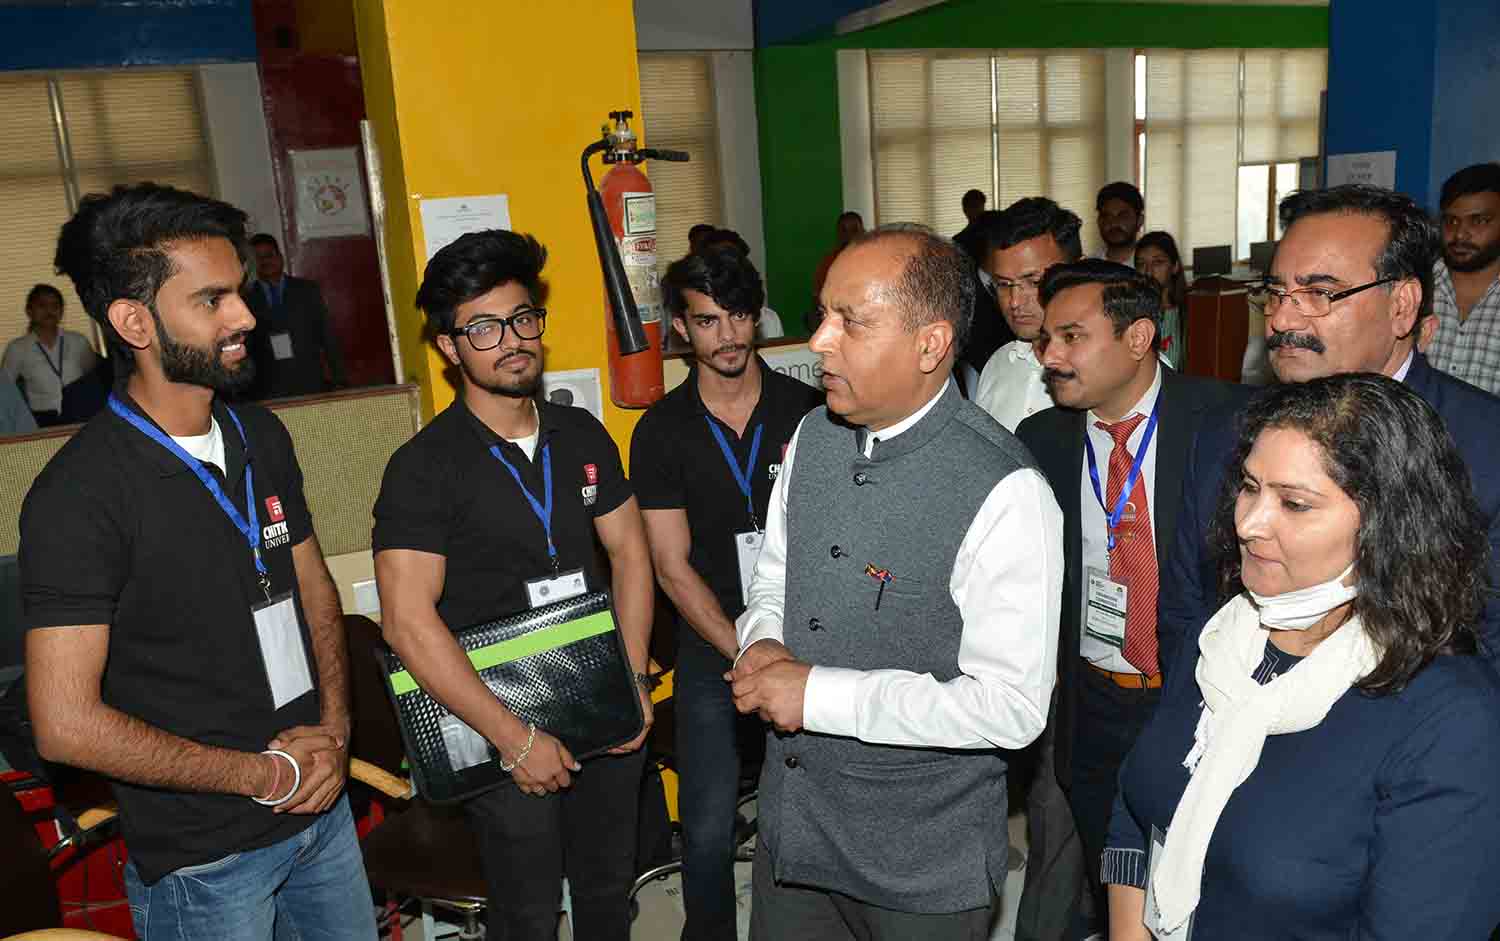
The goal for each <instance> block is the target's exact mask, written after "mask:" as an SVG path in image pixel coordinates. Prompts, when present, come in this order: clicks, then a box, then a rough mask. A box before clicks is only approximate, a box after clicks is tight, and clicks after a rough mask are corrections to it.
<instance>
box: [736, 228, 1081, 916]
mask: <svg viewBox="0 0 1500 941" xmlns="http://www.w3.org/2000/svg"><path fill="white" fill-rule="evenodd" d="M975 283H976V280H975V277H974V272H973V263H972V262H971V261H970V260H969V258H968V256H967V255H965V254H964V253H963V252H962V251H961V250H960V249H959V248H957V247H956V246H955V245H954V244H953V243H952V242H950V241H948V240H947V239H943V238H940V237H938V236H935V235H933V234H932V233H931V232H929V231H927V230H925V229H919V228H913V227H900V228H884V229H879V230H876V231H874V232H871V233H868V234H866V235H863V236H861V237H859V238H857V239H855V240H854V241H853V242H851V243H850V245H849V247H848V248H846V249H845V250H844V251H843V252H842V253H841V254H840V255H839V257H838V259H837V260H836V261H835V262H834V264H833V267H832V269H831V270H830V272H829V275H828V280H827V282H826V283H825V284H824V287H823V292H822V295H821V297H820V298H819V301H820V305H821V307H822V308H823V321H822V324H821V326H819V328H818V332H817V333H816V334H814V336H813V338H812V341H811V348H812V349H813V350H814V351H815V352H817V353H818V354H819V355H821V356H822V360H823V383H824V386H825V387H826V389H827V391H828V406H827V408H820V409H816V410H814V411H813V412H811V413H810V414H809V415H808V416H807V417H806V418H804V419H803V420H802V423H801V425H800V426H799V427H798V430H797V433H796V435H795V436H794V437H793V438H792V441H791V443H790V444H789V446H788V448H787V453H786V456H785V458H784V460H783V461H782V465H781V474H780V476H779V477H778V478H777V482H776V488H775V490H774V491H773V492H772V494H771V505H770V510H769V513H768V514H767V520H766V532H765V546H764V549H763V550H762V552H761V555H760V558H759V561H758V563H757V564H756V569H755V578H754V581H753V583H752V584H751V587H750V597H749V607H748V609H747V610H746V611H745V613H744V614H743V615H742V616H741V617H740V618H739V620H738V622H737V623H736V627H737V629H738V634H739V643H740V654H739V658H738V659H737V661H736V663H735V667H734V671H733V673H732V674H730V677H731V679H732V681H733V684H734V696H735V704H736V705H737V706H738V708H739V709H740V711H741V712H746V713H748V712H756V713H758V714H759V715H760V716H761V717H762V718H763V719H765V720H766V721H767V722H769V723H770V724H771V725H772V726H773V727H774V729H773V730H772V731H771V732H770V734H769V735H768V738H767V744H766V762H765V768H764V770H763V772H762V774H761V783H760V802H759V816H760V839H761V843H760V846H761V851H760V852H758V853H757V854H756V858H755V871H754V905H753V909H752V916H751V937H752V938H756V939H761V941H770V939H781V938H792V937H795V938H799V939H803V938H811V939H819V941H821V939H840V941H842V939H854V938H858V939H862V941H863V939H873V941H883V939H909V938H924V939H927V938H930V939H950V938H951V939H984V938H985V937H987V935H988V926H989V922H990V909H991V903H992V899H993V898H994V897H995V895H996V893H997V892H998V890H999V887H1000V886H1001V885H1002V884H1003V882H1004V879H1005V859H1006V826H1005V768H1006V766H1005V759H1004V758H1003V757H1002V756H1001V754H1000V751H999V750H1000V749H1016V748H1021V747H1023V746H1025V745H1026V744H1027V743H1029V742H1031V741H1032V740H1033V739H1035V738H1036V737H1037V736H1038V735H1039V734H1040V733H1041V731H1042V727H1043V725H1044V724H1045V723H1046V718H1047V704H1048V701H1049V699H1050V697H1051V694H1052V686H1053V682H1054V680H1055V678H1056V675H1057V624H1058V614H1059V601H1058V598H1059V593H1060V591H1061V587H1062V572H1063V560H1062V515H1061V513H1060V512H1059V511H1058V507H1057V502H1056V501H1055V500H1054V499H1053V497H1052V491H1051V489H1050V488H1049V487H1048V485H1047V482H1046V480H1045V479H1044V478H1043V477H1042V475H1041V473H1040V472H1039V471H1038V470H1037V468H1036V465H1035V464H1034V463H1033V462H1032V459H1031V456H1030V455H1029V454H1028V453H1027V451H1026V449H1025V448H1024V447H1022V446H1021V445H1020V444H1019V443H1018V442H1017V441H1016V439H1015V438H1013V437H1012V436H1011V435H1010V433H1009V432H1007V431H1005V430H1004V429H1003V428H1001V427H1000V426H999V425H998V424H996V423H995V422H994V420H993V419H991V418H990V417H989V416H988V415H986V414H985V413H984V411H983V410H981V409H980V408H979V407H978V406H975V405H972V404H970V403H969V402H967V401H965V400H964V399H962V398H961V397H960V396H959V394H958V389H957V387H956V385H955V384H954V382H953V381H952V379H951V378H950V374H951V372H952V369H953V360H954V356H955V354H956V353H957V352H958V351H959V350H961V349H962V347H963V343H964V340H965V339H966V334H967V333H968V330H969V320H970V312H971V311H972V310H973V301H974V298H973V291H974V290H975V288H974V285H975Z"/></svg>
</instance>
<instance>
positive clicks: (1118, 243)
mask: <svg viewBox="0 0 1500 941" xmlns="http://www.w3.org/2000/svg"><path fill="white" fill-rule="evenodd" d="M1117 231H1120V232H1124V231H1125V230H1124V229H1119V230H1117ZM1099 237H1100V238H1102V239H1104V244H1105V245H1108V246H1109V247H1110V248H1124V247H1125V246H1127V245H1134V244H1135V233H1134V232H1125V234H1124V235H1123V236H1121V237H1120V238H1119V239H1111V238H1110V237H1109V232H1108V231H1105V232H1100V233H1099Z"/></svg>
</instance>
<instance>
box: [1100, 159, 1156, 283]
mask: <svg viewBox="0 0 1500 941" xmlns="http://www.w3.org/2000/svg"><path fill="white" fill-rule="evenodd" d="M1094 209H1095V210H1096V211H1097V212H1098V213H1099V238H1101V239H1103V241H1104V254H1103V255H1101V256H1099V257H1101V258H1104V259H1107V260H1109V261H1113V262H1118V263H1119V264H1122V265H1129V264H1132V263H1133V262H1134V261H1135V241H1136V237H1137V236H1139V235H1140V234H1141V227H1142V226H1143V225H1144V224H1145V222H1146V199H1145V197H1144V196H1142V195H1141V191H1140V190H1139V189H1137V188H1136V186H1135V184H1134V183H1126V182H1124V181H1123V180H1122V181H1120V182H1116V183H1106V184H1105V185H1104V187H1103V188H1101V189H1100V190H1099V196H1098V198H1097V199H1095V200H1094Z"/></svg>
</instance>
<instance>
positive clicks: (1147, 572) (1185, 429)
mask: <svg viewBox="0 0 1500 941" xmlns="http://www.w3.org/2000/svg"><path fill="white" fill-rule="evenodd" d="M1160 297H1161V292H1160V289H1159V288H1158V287H1157V284H1156V282H1155V281H1153V280H1152V279H1151V278H1150V277H1148V276H1147V275H1145V274H1142V273H1141V272H1138V271H1136V270H1134V269H1132V268H1127V267H1125V266H1124V265H1117V264H1114V263H1113V262H1108V261H1100V260H1098V259H1089V260H1087V261H1080V262H1077V263H1074V264H1070V265H1056V266H1054V267H1052V268H1050V269H1048V271H1047V275H1046V277H1045V278H1043V279H1042V290H1041V299H1042V303H1043V305H1044V307H1045V310H1046V319H1045V320H1044V321H1043V323H1042V328H1041V336H1040V337H1039V338H1038V339H1037V344H1036V347H1037V356H1038V358H1040V359H1041V361H1042V366H1043V367H1044V368H1045V370H1046V372H1045V377H1046V380H1047V384H1048V388H1049V390H1050V392H1051V395H1052V398H1053V400H1054V401H1056V402H1057V407H1055V408H1050V409H1047V410H1046V411H1043V412H1040V413H1038V414H1036V415H1033V416H1031V417H1030V418H1028V419H1026V420H1025V421H1023V422H1021V426H1020V427H1019V428H1018V429H1017V430H1016V437H1018V438H1020V439H1021V443H1022V444H1024V445H1026V447H1027V448H1028V449H1030V451H1031V453H1032V454H1033V455H1034V456H1035V457H1036V460H1037V464H1038V465H1039V466H1040V467H1041V469H1042V473H1044V474H1046V475H1047V481H1048V483H1050V484H1051V485H1052V492H1053V493H1054V494H1056V495H1057V502H1058V505H1059V506H1060V507H1061V509H1062V513H1063V532H1064V533H1066V534H1067V536H1066V537H1065V539H1064V542H1063V559H1064V560H1065V563H1066V569H1065V574H1064V576H1063V601H1062V606H1063V607H1062V621H1061V627H1060V629H1059V637H1060V640H1059V645H1058V646H1059V653H1058V669H1057V674H1058V680H1057V706H1056V713H1055V715H1056V729H1055V730H1051V733H1050V734H1051V735H1052V737H1053V741H1054V743H1055V751H1054V753H1053V755H1052V756H1051V757H1052V765H1053V770H1054V771H1055V774H1056V781H1055V782H1053V781H1049V780H1045V779H1044V780H1041V781H1039V782H1037V784H1035V785H1033V788H1034V791H1035V790H1036V789H1048V788H1055V787H1061V788H1062V789H1063V791H1064V792H1065V793H1066V795H1067V800H1068V806H1069V807H1070V808H1071V809H1072V811H1073V820H1074V822H1075V823H1076V825H1077V830H1078V836H1079V840H1080V841H1081V843H1082V844H1083V860H1084V863H1085V866H1086V869H1087V871H1088V883H1089V887H1090V889H1091V890H1092V893H1093V897H1092V899H1091V901H1092V903H1093V905H1092V910H1093V911H1095V912H1100V913H1102V912H1103V911H1104V907H1105V906H1104V901H1105V899H1104V896H1103V890H1102V889H1101V888H1100V882H1099V860H1100V854H1101V853H1102V852H1103V850H1104V837H1105V834H1106V832H1108V829H1109V815H1110V808H1111V807H1112V806H1113V805H1114V799H1115V781H1116V779H1117V778H1118V777H1119V773H1120V763H1121V762H1122V761H1124V760H1125V755H1126V753H1127V752H1129V751H1130V746H1131V745H1133V744H1134V743H1135V740H1136V737H1137V736H1139V735H1140V732H1141V729H1142V728H1143V727H1144V726H1145V725H1146V722H1147V721H1148V720H1149V719H1150V718H1151V713H1152V712H1153V711H1154V710H1155V709H1156V704H1157V701H1158V700H1159V699H1160V698H1161V670H1160V669H1159V666H1158V663H1157V638H1156V592H1157V586H1158V585H1159V584H1160V580H1161V570H1162V563H1163V562H1164V561H1165V558H1166V552H1165V549H1166V548H1167V547H1170V546H1171V545H1173V534H1174V533H1175V532H1176V528H1177V517H1178V509H1179V507H1180V506H1181V502H1182V500H1181V494H1182V471H1183V468H1184V466H1185V465H1186V464H1187V460H1188V453H1189V451H1190V450H1191V448H1192V445H1193V437H1194V435H1196V434H1197V431H1198V427H1199V425H1200V424H1201V423H1202V421H1203V416H1204V414H1205V413H1206V412H1207V411H1208V410H1209V409H1210V408H1212V407H1213V406H1214V405H1217V404H1220V403H1223V402H1225V401H1227V400H1228V398H1229V387H1228V386H1227V385H1226V384H1225V383H1221V382H1217V381H1215V380H1212V379H1206V378H1199V377H1196V376H1184V375H1182V374H1181V373H1178V372H1175V371H1173V370H1171V369H1167V368H1165V367H1164V366H1163V365H1162V363H1161V361H1160V359H1159V358H1158V356H1157V353H1158V349H1157V343H1156V324H1157V318H1158V317H1159V316H1160V311H1161V306H1160ZM1045 770H1047V769H1045V768H1044V769H1041V770H1040V771H1039V774H1040V773H1042V772H1044V771H1045ZM1057 888H1061V887H1057ZM1099 921H1100V922H1101V923H1102V922H1103V919H1102V918H1101V919H1099ZM1018 928H1019V925H1018Z"/></svg>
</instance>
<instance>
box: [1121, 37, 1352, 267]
mask: <svg viewBox="0 0 1500 941" xmlns="http://www.w3.org/2000/svg"><path fill="white" fill-rule="evenodd" d="M1327 71H1328V54H1327V51H1326V50H1323V49H1305V50H1304V49H1294V50H1279V49H1209V50H1190V51H1185V50H1175V49H1166V50H1150V51H1148V52H1147V53H1146V79H1145V97H1146V159H1145V179H1144V180H1143V181H1142V183H1143V186H1142V189H1143V190H1144V192H1145V196H1146V226H1147V228H1152V229H1166V230H1167V231H1169V232H1172V233H1173V234H1174V235H1176V236H1177V241H1178V244H1179V245H1180V246H1181V247H1182V249H1183V252H1184V254H1186V253H1187V252H1188V251H1190V250H1191V249H1192V248H1202V247H1205V246H1209V245H1223V244H1236V242H1237V229H1236V220H1237V218H1238V215H1239V213H1238V209H1239V207H1238V198H1239V189H1240V187H1239V185H1238V182H1237V181H1238V179H1239V168H1240V166H1241V165H1242V164H1275V163H1284V162H1289V161H1296V160H1297V159H1298V158H1300V157H1309V156H1313V155H1315V154H1316V153H1317V149H1318V98H1319V93H1320V92H1321V91H1322V90H1323V87H1324V84H1325V79H1326V76H1327ZM1262 188H1264V187H1262ZM1278 188H1280V187H1279V185H1278ZM1241 254H1243V252H1241Z"/></svg>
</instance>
